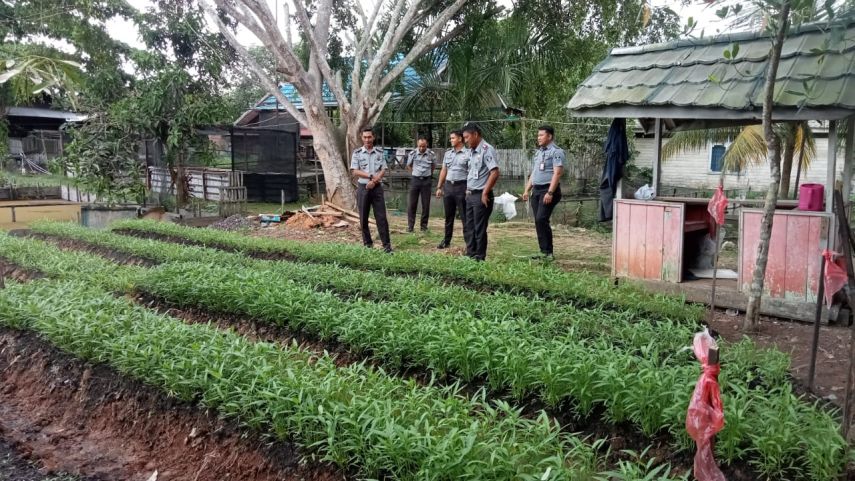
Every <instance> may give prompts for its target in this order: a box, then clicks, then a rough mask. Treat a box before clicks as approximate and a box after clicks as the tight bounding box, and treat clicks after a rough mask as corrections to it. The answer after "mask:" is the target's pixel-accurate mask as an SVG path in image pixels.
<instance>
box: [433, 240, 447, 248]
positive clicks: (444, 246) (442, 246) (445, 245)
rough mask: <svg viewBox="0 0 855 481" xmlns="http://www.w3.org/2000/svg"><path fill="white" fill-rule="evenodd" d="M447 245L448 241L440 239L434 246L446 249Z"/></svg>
mask: <svg viewBox="0 0 855 481" xmlns="http://www.w3.org/2000/svg"><path fill="white" fill-rule="evenodd" d="M448 246H449V243H448V242H445V241H442V242H440V243H439V245H438V246H436V248H437V249H448Z"/></svg>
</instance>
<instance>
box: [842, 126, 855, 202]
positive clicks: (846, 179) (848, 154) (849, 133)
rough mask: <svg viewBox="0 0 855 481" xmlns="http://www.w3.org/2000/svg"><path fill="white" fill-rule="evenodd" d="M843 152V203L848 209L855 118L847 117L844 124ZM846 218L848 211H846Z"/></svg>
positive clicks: (854, 139)
mask: <svg viewBox="0 0 855 481" xmlns="http://www.w3.org/2000/svg"><path fill="white" fill-rule="evenodd" d="M844 138H845V140H844V143H845V144H846V145H845V150H844V151H843V203H844V204H846V206H847V207H849V204H850V201H849V199H850V198H851V196H852V163H853V162H855V159H853V158H852V156H853V146H852V144H853V143H855V116H852V117H849V120H848V121H847V122H846V136H845V137H844ZM846 213H847V217H848V214H849V209H848V208H847V209H846Z"/></svg>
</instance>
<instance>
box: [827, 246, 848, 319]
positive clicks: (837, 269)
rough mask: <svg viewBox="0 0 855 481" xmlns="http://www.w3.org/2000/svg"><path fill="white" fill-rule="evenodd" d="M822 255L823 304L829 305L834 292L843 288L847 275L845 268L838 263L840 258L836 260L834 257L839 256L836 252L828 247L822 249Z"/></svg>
mask: <svg viewBox="0 0 855 481" xmlns="http://www.w3.org/2000/svg"><path fill="white" fill-rule="evenodd" d="M822 256H823V257H825V272H824V273H823V274H824V275H825V304H826V305H827V306H828V307H831V302H832V300H833V299H834V294H837V291H839V290H840V289H843V286H845V285H846V282H847V281H848V280H849V276H848V275H847V274H846V268H845V267H843V266H841V265H840V261H841V259H838V260H837V262H835V261H834V257H835V256H837V257H840V254H838V253H837V252H832V251H830V250H828V249H825V250H824V251H822Z"/></svg>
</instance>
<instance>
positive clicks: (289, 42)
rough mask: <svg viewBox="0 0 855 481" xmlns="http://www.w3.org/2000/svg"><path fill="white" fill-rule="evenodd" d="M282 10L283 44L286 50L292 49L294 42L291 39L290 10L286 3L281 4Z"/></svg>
mask: <svg viewBox="0 0 855 481" xmlns="http://www.w3.org/2000/svg"><path fill="white" fill-rule="evenodd" d="M282 9H283V10H284V12H283V13H284V14H285V43H286V44H287V45H288V48H290V49H292V50H293V49H294V42H293V40H292V38H291V9H290V8H289V7H288V2H282Z"/></svg>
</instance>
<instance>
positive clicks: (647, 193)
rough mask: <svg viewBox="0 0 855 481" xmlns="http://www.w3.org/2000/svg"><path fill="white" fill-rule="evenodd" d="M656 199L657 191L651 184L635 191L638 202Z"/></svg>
mask: <svg viewBox="0 0 855 481" xmlns="http://www.w3.org/2000/svg"><path fill="white" fill-rule="evenodd" d="M654 197H656V190H655V189H654V188H653V187H650V185H649V184H644V185H643V186H641V187H639V188H638V190H636V191H635V198H636V199H638V200H650V199H652V198H654Z"/></svg>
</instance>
